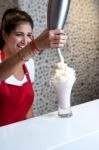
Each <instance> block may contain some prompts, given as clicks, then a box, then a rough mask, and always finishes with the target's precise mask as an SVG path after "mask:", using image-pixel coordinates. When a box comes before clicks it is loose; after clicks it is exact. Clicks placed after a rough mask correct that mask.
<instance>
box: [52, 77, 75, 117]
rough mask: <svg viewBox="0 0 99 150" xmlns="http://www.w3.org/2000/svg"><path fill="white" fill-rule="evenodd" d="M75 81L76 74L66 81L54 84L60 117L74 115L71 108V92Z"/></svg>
mask: <svg viewBox="0 0 99 150" xmlns="http://www.w3.org/2000/svg"><path fill="white" fill-rule="evenodd" d="M74 82H75V76H73V77H72V78H71V79H69V80H68V81H66V82H65V83H60V84H54V83H53V85H54V88H55V91H56V95H57V100H58V115H59V116H60V117H70V116H72V110H71V92H72V88H73V85H74Z"/></svg>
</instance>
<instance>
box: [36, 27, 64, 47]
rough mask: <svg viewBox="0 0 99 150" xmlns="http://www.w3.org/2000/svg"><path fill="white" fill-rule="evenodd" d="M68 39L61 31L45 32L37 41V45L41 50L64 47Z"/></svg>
mask: <svg viewBox="0 0 99 150" xmlns="http://www.w3.org/2000/svg"><path fill="white" fill-rule="evenodd" d="M66 40H67V37H66V36H65V34H64V31H63V30H61V29H55V30H44V31H43V32H42V33H41V34H40V35H39V36H38V37H37V38H36V39H35V43H36V46H37V47H38V48H39V49H46V48H58V47H63V46H64V44H65V43H66Z"/></svg>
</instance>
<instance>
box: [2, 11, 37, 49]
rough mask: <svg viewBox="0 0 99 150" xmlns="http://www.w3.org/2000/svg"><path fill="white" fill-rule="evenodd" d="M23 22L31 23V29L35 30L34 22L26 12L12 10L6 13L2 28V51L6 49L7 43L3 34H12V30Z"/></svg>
mask: <svg viewBox="0 0 99 150" xmlns="http://www.w3.org/2000/svg"><path fill="white" fill-rule="evenodd" d="M22 22H29V23H30V25H31V28H32V29H33V26H34V25H33V20H32V18H31V16H30V15H29V14H27V13H26V12H25V11H23V10H20V9H18V8H10V9H8V10H6V11H5V13H4V15H3V17H2V21H1V28H0V50H2V48H3V47H4V44H5V41H4V39H3V36H2V34H3V32H4V33H7V34H10V32H11V31H12V30H14V29H15V28H16V26H17V25H18V24H20V23H22Z"/></svg>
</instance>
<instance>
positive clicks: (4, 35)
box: [2, 31, 8, 42]
mask: <svg viewBox="0 0 99 150" xmlns="http://www.w3.org/2000/svg"><path fill="white" fill-rule="evenodd" d="M2 37H3V39H4V41H5V42H6V41H7V39H8V35H7V33H5V32H4V31H2Z"/></svg>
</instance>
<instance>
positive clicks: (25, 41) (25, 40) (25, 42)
mask: <svg viewBox="0 0 99 150" xmlns="http://www.w3.org/2000/svg"><path fill="white" fill-rule="evenodd" d="M29 42H30V41H29V39H28V37H26V36H24V37H23V38H22V40H21V43H22V44H23V45H27V44H28V43H29Z"/></svg>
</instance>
